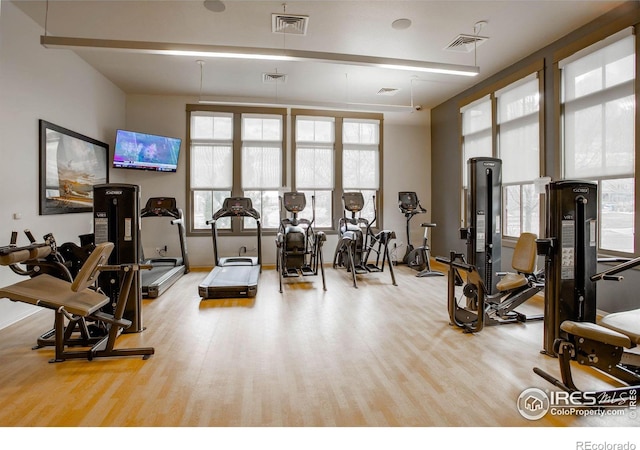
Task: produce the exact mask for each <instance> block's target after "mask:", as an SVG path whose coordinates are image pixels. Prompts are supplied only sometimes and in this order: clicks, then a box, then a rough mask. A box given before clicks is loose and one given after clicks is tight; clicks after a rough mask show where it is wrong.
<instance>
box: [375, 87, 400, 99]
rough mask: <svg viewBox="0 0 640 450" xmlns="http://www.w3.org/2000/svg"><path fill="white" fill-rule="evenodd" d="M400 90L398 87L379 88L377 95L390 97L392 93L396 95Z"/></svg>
mask: <svg viewBox="0 0 640 450" xmlns="http://www.w3.org/2000/svg"><path fill="white" fill-rule="evenodd" d="M399 91H400V89H398V88H381V89H380V90H379V91H378V93H377V95H386V96H387V97H391V96H393V95H396V94H397V93H398V92H399Z"/></svg>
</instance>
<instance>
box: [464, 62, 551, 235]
mask: <svg viewBox="0 0 640 450" xmlns="http://www.w3.org/2000/svg"><path fill="white" fill-rule="evenodd" d="M532 76H535V77H536V78H537V80H538V95H539V106H538V114H537V118H538V143H539V144H538V145H539V154H538V157H539V178H538V179H540V178H542V177H543V176H544V174H545V173H546V165H545V154H546V152H545V140H544V133H545V126H544V103H543V102H544V100H543V99H544V88H545V79H544V60H538V61H536V62H533V63H532V64H529V65H527V66H526V67H523V68H522V69H520V70H518V71H516V72H514V73H512V74H511V75H509V76H507V77H505V78H504V79H502V80H500V81H499V82H496V83H494V84H492V85H490V86H487V87H485V88H484V89H482V90H479V91H478V92H476V93H475V94H474V95H473V96H472V97H468V98H465V99H463V100H461V101H460V102H459V103H458V111H459V115H458V117H459V123H458V125H459V136H460V142H459V155H460V159H461V164H460V166H459V168H460V180H461V183H460V226H461V227H464V226H465V224H466V223H468V221H467V192H468V186H467V185H466V183H467V180H465V179H464V178H465V177H464V175H465V173H466V169H465V167H466V164H467V160H465V154H464V142H465V135H464V134H463V117H462V114H463V110H464V109H466V108H468V107H469V106H471V105H473V104H475V103H478V102H481V101H482V100H483V99H488V100H489V101H490V102H491V127H490V134H491V155H487V156H491V157H494V158H499V144H498V142H499V124H498V117H497V114H498V107H497V95H496V94H497V93H498V92H499V91H501V90H503V89H505V88H508V87H509V86H512V85H516V83H519V82H522V81H524V80H526V79H527V78H528V77H532ZM482 133H486V131H485V130H482ZM473 134H480V132H475V133H469V135H473ZM516 184H518V183H507V184H504V183H503V185H502V192H501V198H502V211H501V212H500V214H501V216H502V221H501V224H500V233H501V235H502V243H503V244H506V245H507V246H511V247H513V246H515V243H516V241H517V239H518V237H517V236H509V235H508V234H506V233H505V227H506V225H505V222H506V214H505V208H506V201H505V189H506V186H514V185H516ZM524 184H531V183H524ZM533 184H534V189H537V185H536V183H535V182H534V183H533ZM520 185H522V184H521V183H520ZM520 191H521V192H522V188H521V189H520ZM538 194H539V205H540V206H539V210H540V214H539V221H538V229H539V230H540V234H542V233H543V232H544V229H545V208H544V207H543V205H544V204H545V203H544V198H543V195H544V194H543V193H540V192H539V193H538ZM521 208H522V202H520V209H521ZM521 216H522V214H521Z"/></svg>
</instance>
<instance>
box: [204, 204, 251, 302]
mask: <svg viewBox="0 0 640 450" xmlns="http://www.w3.org/2000/svg"><path fill="white" fill-rule="evenodd" d="M223 217H232V218H233V217H250V218H252V219H254V220H255V221H256V224H257V239H258V246H257V249H258V256H257V257H254V256H232V257H226V258H220V257H219V256H218V227H217V225H216V222H217V221H218V220H220V219H222V218H223ZM207 224H210V225H211V235H212V238H213V257H214V259H215V264H216V266H215V267H214V268H213V270H212V271H211V272H210V273H209V275H207V277H206V278H205V279H204V280H203V282H202V283H201V284H200V285H199V286H198V293H199V294H200V297H202V298H203V299H209V298H244V297H255V296H256V293H257V292H258V278H260V273H261V272H262V266H261V261H262V246H261V235H262V228H261V224H260V213H258V211H256V210H255V209H253V204H252V203H251V199H250V198H247V197H229V198H226V199H225V200H224V203H223V205H222V208H221V209H219V210H218V211H216V212H215V213H214V214H213V217H212V219H211V220H209V221H207Z"/></svg>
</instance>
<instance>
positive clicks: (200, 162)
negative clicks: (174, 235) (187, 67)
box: [190, 111, 233, 230]
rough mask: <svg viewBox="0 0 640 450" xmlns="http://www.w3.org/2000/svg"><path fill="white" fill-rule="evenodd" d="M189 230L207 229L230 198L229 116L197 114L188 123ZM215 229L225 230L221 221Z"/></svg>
mask: <svg viewBox="0 0 640 450" xmlns="http://www.w3.org/2000/svg"><path fill="white" fill-rule="evenodd" d="M190 137H191V147H190V172H191V173H190V184H191V186H190V187H191V202H192V211H193V215H192V219H193V220H192V229H194V230H204V229H208V228H209V226H208V225H207V220H209V219H211V216H212V215H213V213H214V212H215V211H217V210H218V209H220V208H221V207H222V203H223V202H224V199H225V198H227V197H229V196H231V190H232V188H233V115H232V114H228V113H213V112H204V111H198V112H194V113H192V114H191V121H190ZM223 220H224V221H221V222H220V223H219V224H218V226H219V228H229V226H230V223H231V222H230V220H229V219H223Z"/></svg>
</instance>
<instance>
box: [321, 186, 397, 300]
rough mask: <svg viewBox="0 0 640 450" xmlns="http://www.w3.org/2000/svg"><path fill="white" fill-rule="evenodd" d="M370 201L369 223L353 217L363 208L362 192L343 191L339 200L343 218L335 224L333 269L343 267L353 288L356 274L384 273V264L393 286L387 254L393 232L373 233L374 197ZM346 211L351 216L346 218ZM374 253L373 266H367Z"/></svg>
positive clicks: (355, 285)
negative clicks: (371, 205) (335, 243)
mask: <svg viewBox="0 0 640 450" xmlns="http://www.w3.org/2000/svg"><path fill="white" fill-rule="evenodd" d="M372 199H373V206H374V209H373V219H372V220H371V221H369V220H367V219H365V218H363V217H356V214H358V213H360V211H362V209H363V208H364V204H365V202H364V196H363V195H362V192H344V193H343V194H342V201H343V204H344V210H343V216H342V217H341V218H340V220H339V222H338V229H339V233H340V235H339V237H338V243H337V245H336V250H335V252H334V256H333V268H334V269H336V268H344V269H347V271H348V272H351V277H352V281H353V287H355V288H357V287H358V283H357V281H356V275H357V274H367V273H371V272H384V267H385V264H387V263H388V266H389V273H390V274H391V282H392V283H393V285H394V286H397V285H398V284H397V283H396V276H395V274H394V272H393V264H392V262H391V256H390V254H389V244H390V242H391V240H392V239H395V238H396V233H395V232H394V231H391V230H381V231H378V232H377V233H374V232H373V230H372V227H373V224H374V223H375V222H376V219H377V208H376V197H375V195H374V196H372ZM347 211H349V212H350V213H351V217H347ZM363 228H364V231H363ZM372 253H374V254H375V263H374V262H371V263H369V259H370V257H371V256H372V255H371V254H372Z"/></svg>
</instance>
